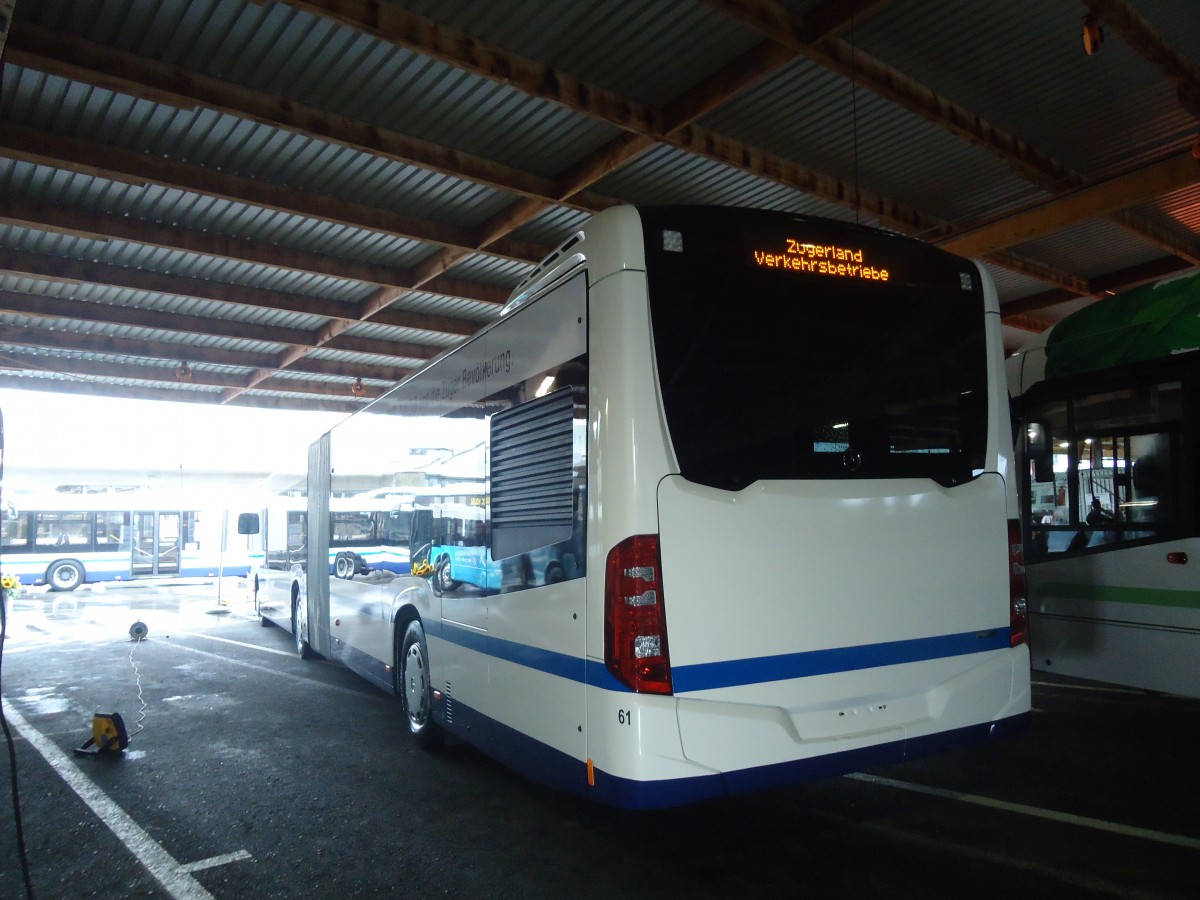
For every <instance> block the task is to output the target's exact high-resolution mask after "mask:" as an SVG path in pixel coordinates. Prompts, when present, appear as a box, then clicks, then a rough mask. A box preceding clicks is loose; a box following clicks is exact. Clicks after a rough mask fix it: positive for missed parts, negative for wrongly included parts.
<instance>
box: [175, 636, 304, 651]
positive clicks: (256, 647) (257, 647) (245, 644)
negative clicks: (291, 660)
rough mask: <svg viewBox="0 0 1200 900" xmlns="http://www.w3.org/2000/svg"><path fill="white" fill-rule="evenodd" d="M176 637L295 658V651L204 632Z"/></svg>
mask: <svg viewBox="0 0 1200 900" xmlns="http://www.w3.org/2000/svg"><path fill="white" fill-rule="evenodd" d="M175 636H176V637H198V638H204V639H205V640H209V641H220V642H221V643H222V644H233V645H234V646H235V647H248V648H249V649H251V650H261V651H262V652H263V653H275V654H278V655H279V656H295V655H296V651H295V650H275V649H274V648H272V647H263V646H261V645H259V644H251V643H248V642H246V641H235V640H232V639H230V638H223V637H216V636H215V635H211V634H205V633H204V632H202V631H186V632H184V633H182V634H177V635H175Z"/></svg>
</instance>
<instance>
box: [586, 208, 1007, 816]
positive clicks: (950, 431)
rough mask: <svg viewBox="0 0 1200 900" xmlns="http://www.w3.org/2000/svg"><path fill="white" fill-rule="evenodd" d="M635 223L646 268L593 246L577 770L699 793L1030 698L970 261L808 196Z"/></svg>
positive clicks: (998, 723) (896, 753) (1003, 424)
mask: <svg viewBox="0 0 1200 900" xmlns="http://www.w3.org/2000/svg"><path fill="white" fill-rule="evenodd" d="M630 215H635V214H634V213H632V212H631V211H627V210H625V211H621V212H620V215H617V216H613V217H612V218H613V219H614V220H615V219H620V218H625V219H626V221H625V224H626V225H628V224H629V223H628V216H630ZM640 223H641V226H642V234H643V239H644V247H643V249H644V254H645V266H644V271H636V270H635V269H631V268H629V267H626V268H625V269H624V270H622V271H615V270H614V271H606V267H605V263H604V260H602V259H597V258H595V257H593V258H592V259H591V260H590V267H591V276H592V279H593V285H592V291H591V295H590V327H591V346H592V350H593V352H592V355H591V365H592V369H591V376H592V423H591V427H592V433H593V436H594V437H595V438H598V440H594V441H593V442H592V444H591V445H590V447H591V449H590V451H589V452H590V454H591V459H590V465H591V481H590V485H591V491H592V496H591V498H590V502H591V505H592V517H591V519H590V522H589V527H590V528H591V529H592V530H591V531H590V533H589V538H590V543H591V546H592V547H593V548H596V551H595V552H599V551H600V550H601V549H602V551H603V553H604V560H603V571H604V580H603V599H602V601H601V598H599V597H597V596H596V591H595V589H594V588H593V586H596V587H598V584H597V581H596V580H593V579H589V599H588V605H589V620H588V624H589V632H588V652H589V657H590V659H589V670H588V671H589V678H588V681H589V685H588V754H589V783H590V785H591V790H592V793H593V795H594V796H596V797H597V798H598V799H601V800H604V801H606V802H610V803H614V804H617V805H621V806H632V807H652V806H663V805H672V804H677V803H684V802H690V801H694V800H697V799H702V798H705V797H712V796H721V795H724V794H729V793H738V792H742V791H747V790H753V789H757V788H761V787H766V786H771V785H781V784H789V783H795V782H798V781H803V780H808V779H812V778H818V777H824V776H827V775H831V774H836V773H842V772H847V771H856V770H859V769H862V768H865V767H868V766H873V765H878V764H884V763H889V762H895V761H900V760H905V759H910V758H913V757H915V756H918V755H923V754H926V753H929V752H934V751H940V750H944V749H947V748H950V747H954V746H959V745H966V744H969V743H972V742H976V741H982V740H986V739H989V738H991V737H994V736H996V735H998V734H1001V733H1004V732H1006V731H1008V730H1011V729H1012V728H1013V727H1014V726H1016V725H1019V724H1021V723H1023V722H1024V720H1025V718H1026V717H1027V714H1028V711H1029V708H1030V695H1029V657H1028V651H1027V648H1026V646H1025V637H1026V626H1025V609H1024V596H1023V591H1024V585H1023V569H1022V568H1021V562H1022V560H1021V558H1020V538H1019V530H1018V528H1017V522H1016V520H1015V508H1016V507H1015V492H1014V491H1013V490H1012V458H1011V431H1010V426H1009V424H1008V418H1007V394H1006V391H1005V387H1004V379H1003V371H1002V351H1001V343H1000V334H999V315H998V313H997V306H996V300H995V296H994V290H993V288H992V287H991V284H990V281H989V280H988V279H987V278H986V275H985V274H984V273H983V272H982V271H981V270H980V269H979V268H977V267H976V266H975V265H974V264H973V263H970V262H967V261H964V260H960V259H958V258H955V257H952V256H949V255H947V254H944V253H941V252H939V251H937V250H935V249H933V248H931V247H928V246H926V245H923V244H920V243H917V242H913V241H909V240H907V239H904V238H899V237H895V236H887V235H881V234H879V233H877V232H874V231H868V230H866V229H861V230H860V229H851V230H850V231H846V230H845V229H846V226H843V225H834V224H832V223H828V222H822V221H821V220H811V219H804V218H798V217H786V216H775V215H771V214H767V215H766V216H765V217H764V216H763V214H761V213H741V212H737V211H732V212H731V211H729V210H697V209H674V210H673V209H661V210H643V211H641V213H640ZM633 230H635V231H636V230H637V229H633ZM626 249H627V252H628V251H629V250H630V249H631V248H628V247H627V248H626ZM789 256H793V257H798V258H799V259H800V260H802V261H803V262H800V261H797V260H796V259H789ZM822 260H824V261H826V262H827V263H828V264H827V265H813V264H812V263H814V262H816V263H820V262H821V261H822ZM647 297H648V302H647V299H646V298H647ZM615 346H620V347H624V348H626V349H627V350H628V351H629V352H628V353H627V354H625V353H623V354H621V355H620V359H621V361H620V362H617V361H616V359H617V357H616V356H615V355H613V354H610V353H607V352H605V349H604V348H606V347H615ZM595 562H596V563H599V562H600V560H599V559H596V560H595ZM599 568H600V566H599V565H597V566H595V567H593V568H592V569H591V571H593V572H595V571H597V570H598V569H599ZM601 605H602V606H603V621H601V616H600V613H599V609H598V607H599V606H601Z"/></svg>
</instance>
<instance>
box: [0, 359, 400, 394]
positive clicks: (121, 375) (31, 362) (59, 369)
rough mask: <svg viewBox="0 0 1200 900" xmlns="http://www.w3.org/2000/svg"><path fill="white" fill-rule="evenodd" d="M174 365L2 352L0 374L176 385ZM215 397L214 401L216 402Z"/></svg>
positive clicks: (273, 386)
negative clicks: (62, 376) (17, 373)
mask: <svg viewBox="0 0 1200 900" xmlns="http://www.w3.org/2000/svg"><path fill="white" fill-rule="evenodd" d="M177 368H178V366H175V365H170V364H167V365H149V364H145V363H136V364H133V363H120V362H105V361H102V360H91V359H81V358H78V357H69V356H32V355H26V354H23V353H12V352H5V351H3V350H0V372H14V371H21V372H27V373H32V374H34V375H36V374H37V373H47V374H55V375H71V376H78V377H80V378H84V379H87V378H117V379H129V380H132V381H145V382H158V383H177V382H179V380H180V379H179V376H178V374H177V372H176V369H177ZM188 368H189V369H191V374H190V376H189V377H188V379H187V383H188V384H192V385H204V386H205V387H214V388H227V387H234V386H237V385H240V384H241V381H242V376H240V375H238V374H235V373H233V372H228V371H225V372H220V371H213V370H211V369H207V368H205V367H203V366H198V365H189V366H188ZM387 387H388V386H383V385H379V384H371V385H364V386H363V393H362V394H360V395H358V396H359V397H360V398H361V399H373V398H375V397H378V396H380V395H381V394H383V393H384V391H386V390H387ZM261 389H262V390H267V391H278V392H281V393H294V394H316V395H318V396H328V397H351V396H354V395H353V394H352V392H351V390H350V386H349V385H347V384H346V383H344V382H335V381H314V380H310V379H300V378H275V379H270V380H268V381H267V382H265V383H264V384H262V385H261ZM215 396H216V395H215V394H214V399H215Z"/></svg>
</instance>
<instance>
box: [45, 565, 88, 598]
mask: <svg viewBox="0 0 1200 900" xmlns="http://www.w3.org/2000/svg"><path fill="white" fill-rule="evenodd" d="M83 574H84V573H83V563H81V562H79V561H78V560H74V559H59V560H55V561H54V562H53V563H52V564H51V565H50V568H48V569H47V570H46V584H48V585H50V590H52V591H73V590H75V588H77V587H79V586H80V585H81V584H83Z"/></svg>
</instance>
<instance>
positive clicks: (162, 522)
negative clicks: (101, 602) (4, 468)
mask: <svg viewBox="0 0 1200 900" xmlns="http://www.w3.org/2000/svg"><path fill="white" fill-rule="evenodd" d="M0 528H2V532H3V534H2V537H0V557H2V559H3V566H4V573H5V574H6V575H13V576H16V577H18V578H20V579H21V582H22V583H23V584H28V585H40V584H46V585H49V586H50V589H51V590H55V591H73V590H75V589H76V588H77V587H79V586H80V585H81V584H83V583H85V582H100V581H128V580H129V579H131V578H139V577H144V576H152V575H160V576H161V575H186V576H203V577H216V576H218V575H221V574H224V575H245V574H246V573H247V571H248V570H249V563H248V561H247V559H246V554H245V549H244V547H245V540H244V539H241V540H239V538H238V535H237V534H236V531H235V530H234V529H233V528H231V527H230V525H229V522H228V513H227V512H226V510H225V509H223V508H220V507H217V508H212V507H209V506H208V505H206V504H202V503H201V502H198V501H197V499H196V498H195V497H189V496H186V495H176V494H174V493H170V492H159V491H145V492H143V491H129V492H122V491H113V492H106V493H96V494H57V493H56V494H49V493H48V494H41V495H33V494H29V495H25V494H19V493H15V494H14V493H6V495H5V502H4V510H3V515H2V517H0ZM239 544H240V545H241V549H239Z"/></svg>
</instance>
